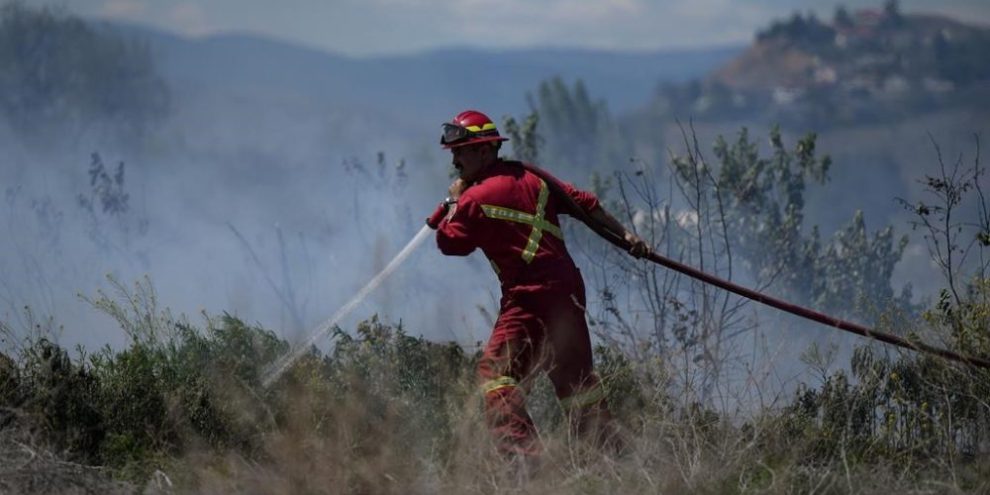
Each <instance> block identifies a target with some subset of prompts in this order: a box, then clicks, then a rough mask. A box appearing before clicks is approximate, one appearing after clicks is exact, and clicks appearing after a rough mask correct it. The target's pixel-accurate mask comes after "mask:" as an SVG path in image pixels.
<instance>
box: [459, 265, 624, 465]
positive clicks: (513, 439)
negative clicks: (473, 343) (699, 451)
mask: <svg viewBox="0 0 990 495" xmlns="http://www.w3.org/2000/svg"><path fill="white" fill-rule="evenodd" d="M584 307H585V293H584V282H583V281H582V280H581V274H580V272H579V271H577V269H574V270H573V271H571V272H570V273H568V274H566V275H565V276H564V277H562V278H561V279H560V280H555V281H553V282H548V283H542V284H539V285H525V286H516V287H513V288H511V289H509V290H506V291H503V295H502V300H501V308H500V310H499V316H498V320H497V321H496V322H495V328H494V329H493V331H492V335H491V338H490V339H489V341H488V345H487V346H486V347H485V350H484V354H483V356H482V358H481V361H480V363H479V365H478V375H479V377H480V379H481V382H482V391H483V392H484V394H485V418H486V421H487V423H488V426H489V428H490V430H491V431H492V433H493V434H494V436H495V441H496V444H497V446H498V448H499V450H500V451H501V452H503V453H518V454H524V455H528V454H536V453H538V452H539V450H540V444H539V441H538V439H537V435H536V429H535V427H534V425H533V420H532V419H531V418H530V416H529V414H528V413H527V412H526V407H525V396H524V390H525V389H526V387H527V386H528V385H529V384H530V383H531V381H530V380H529V378H530V377H531V376H532V375H533V374H534V372H537V371H545V372H546V373H547V375H548V376H549V378H550V380H551V382H553V386H554V389H555V391H556V393H557V397H558V398H559V399H560V402H561V406H562V407H563V409H564V412H565V414H566V415H567V416H568V421H569V424H570V426H571V427H572V428H573V429H574V430H575V432H576V433H579V434H587V433H589V432H591V431H592V430H594V431H595V432H598V431H599V428H600V427H602V426H604V423H605V422H607V421H608V409H607V407H606V405H605V394H604V391H603V389H602V387H601V384H600V382H599V380H598V377H597V376H596V375H595V374H594V369H593V364H592V356H591V338H590V336H589V334H588V325H587V323H586V321H585V316H584ZM595 434H596V435H597V434H598V433H595Z"/></svg>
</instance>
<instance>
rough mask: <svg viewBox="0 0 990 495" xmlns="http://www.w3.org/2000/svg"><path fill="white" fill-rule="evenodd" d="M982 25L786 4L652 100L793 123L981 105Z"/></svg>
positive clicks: (989, 87)
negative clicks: (735, 49) (716, 62)
mask: <svg viewBox="0 0 990 495" xmlns="http://www.w3.org/2000/svg"><path fill="white" fill-rule="evenodd" d="M988 50H990V28H986V27H981V26H975V25H969V24H966V23H964V22H961V21H958V20H954V19H949V18H946V17H942V16H937V15H931V14H924V13H910V14H908V13H901V12H900V10H899V9H898V8H897V3H896V2H888V3H887V5H886V7H885V8H884V9H883V10H871V9H866V10H858V11H854V12H851V13H850V12H848V11H846V10H845V9H844V8H842V7H840V8H838V9H837V10H836V12H835V15H834V18H833V19H832V20H830V21H822V20H820V19H818V18H817V17H815V16H814V15H807V16H804V15H801V14H794V15H792V16H791V17H790V18H788V19H786V20H778V21H775V22H773V23H772V24H770V26H769V27H767V28H766V29H764V30H762V31H761V32H759V33H757V35H756V36H755V40H754V42H753V43H752V45H751V46H749V47H748V48H747V49H746V50H744V51H743V52H742V53H741V54H740V55H739V56H737V57H735V58H734V59H732V60H731V61H729V62H727V63H726V64H724V65H722V66H721V67H720V68H719V69H717V70H715V71H713V72H712V73H711V74H709V75H708V76H707V77H705V78H702V79H700V80H699V81H698V82H696V83H695V84H694V85H667V86H666V87H665V89H664V90H663V91H661V92H660V94H659V95H658V96H657V99H656V101H655V102H654V106H659V107H661V108H666V107H670V108H672V109H673V110H674V111H676V112H679V113H684V112H688V111H690V112H692V113H693V114H694V115H695V116H696V117H698V118H701V119H705V120H709V121H718V120H724V119H734V118H739V117H745V116H754V115H756V116H759V117H760V118H763V119H766V120H771V121H777V122H781V123H782V124H785V125H788V124H789V125H791V126H793V127H805V128H814V129H822V128H828V127H832V126H836V125H849V124H855V125H861V124H872V123H882V122H888V121H891V120H897V119H901V118H904V117H907V116H911V115H918V114H923V113H928V112H932V111H935V110H944V109H946V108H949V107H954V106H960V105H963V106H973V105H974V104H975V105H976V107H978V108H988V105H990V64H987V63H986V55H985V54H986V53H987V51H988Z"/></svg>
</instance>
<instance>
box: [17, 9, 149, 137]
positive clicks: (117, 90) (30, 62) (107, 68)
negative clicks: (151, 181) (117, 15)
mask: <svg viewBox="0 0 990 495" xmlns="http://www.w3.org/2000/svg"><path fill="white" fill-rule="evenodd" d="M167 106H168V91H167V88H166V86H165V83H164V81H163V80H162V79H161V77H160V76H159V75H158V73H157V71H156V69H155V66H154V61H153V59H152V57H151V54H150V52H149V50H148V48H147V47H146V46H145V45H143V44H141V43H138V42H136V41H133V40H128V39H125V38H124V37H122V36H120V35H118V34H115V33H113V32H110V31H107V30H104V29H98V28H94V27H92V26H90V25H88V24H87V23H86V22H84V21H83V20H81V19H79V18H77V17H74V16H71V15H66V14H63V13H61V12H60V11H58V10H55V9H53V8H50V7H42V8H40V9H35V8H31V7H28V6H26V5H25V4H24V3H22V2H18V1H13V2H7V3H5V4H4V5H2V6H0V113H2V115H3V117H4V118H5V119H6V120H8V121H9V123H10V124H11V126H12V127H13V128H14V129H16V130H18V131H20V132H21V133H22V134H23V135H24V136H32V135H35V134H36V133H39V132H40V131H43V130H45V129H49V128H51V127H53V126H59V127H58V128H59V129H62V130H67V131H73V132H75V131H77V130H79V129H80V128H85V127H86V126H88V125H91V124H94V123H98V122H99V123H110V124H111V125H112V126H113V128H114V129H115V130H116V131H117V132H121V133H123V135H125V136H126V137H135V136H140V135H141V134H142V133H143V132H144V131H145V130H146V128H147V127H148V126H149V125H151V124H153V123H154V122H155V121H157V120H158V119H160V118H161V117H162V116H163V115H164V114H165V112H166V110H167Z"/></svg>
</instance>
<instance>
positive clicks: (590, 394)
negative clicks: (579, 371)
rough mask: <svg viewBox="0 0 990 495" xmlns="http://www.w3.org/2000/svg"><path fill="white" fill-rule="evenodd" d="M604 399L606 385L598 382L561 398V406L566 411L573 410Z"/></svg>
mask: <svg viewBox="0 0 990 495" xmlns="http://www.w3.org/2000/svg"><path fill="white" fill-rule="evenodd" d="M604 399H605V387H602V385H601V383H596V384H595V385H594V386H593V387H592V388H589V389H587V390H583V391H581V392H578V393H576V394H574V395H572V396H570V397H564V398H563V399H560V407H562V408H564V410H565V411H572V410H574V409H583V408H585V407H588V406H591V405H594V404H597V403H598V402H601V401H602V400H604Z"/></svg>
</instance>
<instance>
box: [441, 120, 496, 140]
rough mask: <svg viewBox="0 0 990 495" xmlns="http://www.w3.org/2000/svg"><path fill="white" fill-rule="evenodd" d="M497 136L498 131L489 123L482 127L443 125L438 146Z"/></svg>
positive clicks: (448, 123)
mask: <svg viewBox="0 0 990 495" xmlns="http://www.w3.org/2000/svg"><path fill="white" fill-rule="evenodd" d="M488 136H498V129H496V128H495V124H494V123H492V122H489V123H487V124H485V125H483V126H468V127H464V126H460V125H457V124H454V123H450V122H447V123H444V124H443V134H441V136H440V144H443V145H451V144H457V143H460V142H463V141H466V140H468V139H470V138H474V137H488Z"/></svg>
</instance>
